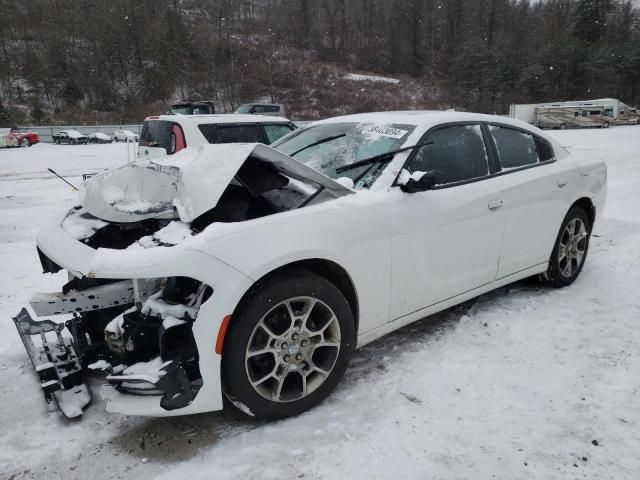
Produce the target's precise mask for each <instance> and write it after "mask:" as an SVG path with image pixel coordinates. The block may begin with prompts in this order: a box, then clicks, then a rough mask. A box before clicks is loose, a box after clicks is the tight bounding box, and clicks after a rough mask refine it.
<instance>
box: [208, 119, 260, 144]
mask: <svg viewBox="0 0 640 480" xmlns="http://www.w3.org/2000/svg"><path fill="white" fill-rule="evenodd" d="M198 129H199V130H200V131H201V132H202V134H203V135H204V137H205V138H206V139H207V141H208V142H209V143H263V142H264V140H263V138H262V132H260V128H259V127H258V126H257V125H250V124H248V125H241V124H236V125H221V124H217V125H216V124H202V125H198Z"/></svg>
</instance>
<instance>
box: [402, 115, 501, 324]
mask: <svg viewBox="0 0 640 480" xmlns="http://www.w3.org/2000/svg"><path fill="white" fill-rule="evenodd" d="M423 141H432V142H433V144H431V145H429V146H427V147H424V148H422V149H420V150H419V151H417V152H416V153H415V154H414V155H413V156H412V157H411V158H410V159H409V160H408V162H407V165H406V166H405V168H406V169H407V170H408V172H409V173H410V174H415V172H426V171H436V172H437V173H436V182H437V185H436V187H435V188H434V189H433V190H430V191H427V192H421V193H413V194H409V193H405V194H403V195H398V196H396V197H395V200H394V201H395V202H396V205H395V208H394V210H395V211H396V212H397V213H396V215H394V219H393V239H392V285H391V310H390V320H391V321H392V320H395V319H398V318H400V317H403V316H405V315H408V314H411V313H413V312H416V311H418V310H421V309H423V308H425V307H428V306H430V305H433V304H436V303H439V302H442V301H443V300H447V299H449V298H452V297H455V296H456V295H460V294H462V293H464V292H467V291H469V290H473V289H474V288H477V287H480V286H482V285H485V284H488V283H491V282H492V281H494V280H495V278H496V274H497V269H498V260H499V257H500V251H501V245H502V236H503V233H504V217H503V214H502V203H503V202H502V199H501V198H500V195H499V193H496V190H497V189H498V186H499V184H500V177H493V178H492V177H489V174H490V167H489V160H488V153H487V152H488V149H487V146H486V145H485V138H484V135H483V131H482V129H481V127H480V125H475V124H466V125H452V126H445V127H440V128H438V129H437V130H435V131H434V130H432V131H431V132H429V133H428V134H427V136H426V137H425V138H424V139H423V140H421V143H422V142H423Z"/></svg>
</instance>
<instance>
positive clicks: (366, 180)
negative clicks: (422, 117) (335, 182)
mask: <svg viewBox="0 0 640 480" xmlns="http://www.w3.org/2000/svg"><path fill="white" fill-rule="evenodd" d="M415 128H416V127H415V125H401V124H389V125H378V124H373V123H356V122H350V123H326V124H321V125H313V126H310V127H308V128H304V129H301V130H298V131H296V132H294V133H292V134H290V135H288V136H286V137H285V138H283V139H282V140H280V141H278V142H276V143H274V144H273V145H271V146H272V147H274V148H276V149H277V150H280V151H281V152H282V153H285V154H287V155H291V154H294V155H293V157H294V158H295V159H296V160H298V161H300V162H302V163H304V164H306V165H308V166H310V167H312V168H314V169H316V170H318V171H320V172H322V173H323V174H325V175H326V176H328V177H331V178H333V179H337V178H340V177H349V178H351V179H352V180H353V179H358V178H359V177H360V176H361V175H363V173H365V172H366V170H367V169H370V171H369V172H367V174H366V175H365V176H364V177H363V178H361V179H359V180H358V182H357V183H356V185H355V188H368V187H370V186H371V185H372V184H373V182H374V181H375V179H376V178H377V177H378V176H379V175H380V173H382V170H383V167H384V166H385V165H386V164H384V163H380V164H379V165H376V166H374V167H373V168H372V167H371V165H363V166H362V167H359V168H354V169H352V170H349V171H346V172H344V173H340V174H339V173H337V172H336V169H339V168H340V167H344V166H346V165H350V164H352V163H355V162H357V161H359V160H362V159H365V158H369V157H373V156H375V155H380V154H383V153H386V152H390V151H393V150H397V149H398V148H400V147H401V146H402V145H403V144H404V143H405V142H406V140H407V138H408V137H409V135H411V133H412V132H413V130H414V129H415ZM316 143H317V144H316ZM313 144H316V145H313ZM312 145H313V146H312ZM296 152H298V153H296Z"/></svg>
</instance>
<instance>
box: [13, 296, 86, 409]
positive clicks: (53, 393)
mask: <svg viewBox="0 0 640 480" xmlns="http://www.w3.org/2000/svg"><path fill="white" fill-rule="evenodd" d="M13 322H14V323H15V325H16V328H17V329H18V333H19V335H20V339H21V340H22V343H23V344H24V347H25V349H26V350H27V354H28V355H29V358H30V359H31V363H32V364H33V367H34V369H35V370H36V372H37V374H38V377H39V378H40V386H41V387H42V391H43V393H44V398H45V400H46V401H47V403H51V402H52V401H53V402H54V403H56V405H57V406H58V407H59V408H60V410H61V411H62V413H63V414H64V415H65V416H66V417H67V418H75V417H78V416H80V415H82V410H83V409H84V408H85V407H86V406H87V405H89V403H90V402H91V395H90V394H89V390H88V389H87V386H86V385H85V384H84V383H83V382H82V365H81V364H80V361H79V359H78V356H77V355H76V352H75V350H74V348H73V346H72V345H71V343H70V342H69V341H67V340H66V339H64V338H63V337H62V330H63V329H64V328H65V324H64V323H56V322H53V321H51V320H40V321H35V320H33V319H32V318H31V315H29V312H27V310H26V309H25V308H23V309H22V310H20V313H18V315H17V316H15V317H13ZM33 336H39V337H40V339H41V341H42V345H41V346H40V347H36V345H35V344H34V343H33V339H32V337H33ZM52 337H53V341H51V340H52Z"/></svg>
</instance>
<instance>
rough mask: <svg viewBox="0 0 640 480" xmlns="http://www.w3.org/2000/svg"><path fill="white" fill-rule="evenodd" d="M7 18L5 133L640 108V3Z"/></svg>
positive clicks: (113, 5) (413, 4)
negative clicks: (158, 119)
mask: <svg viewBox="0 0 640 480" xmlns="http://www.w3.org/2000/svg"><path fill="white" fill-rule="evenodd" d="M0 12H2V13H1V15H2V21H0V102H1V107H2V110H1V111H0V115H1V116H2V117H4V118H0V124H2V125H1V126H4V124H6V123H19V124H49V123H65V122H71V123H76V122H86V123H95V122H99V123H103V122H128V121H140V120H141V119H142V118H143V117H144V116H145V115H147V114H152V113H160V112H163V111H164V110H165V109H166V105H167V103H169V102H171V101H175V100H182V99H213V100H214V101H215V102H216V104H217V107H218V110H219V111H230V110H232V109H233V108H234V107H236V106H237V105H238V104H240V103H243V102H248V101H256V100H267V101H276V102H282V103H285V104H286V106H287V108H288V110H289V112H290V116H291V117H292V118H299V119H300V118H302V119H313V118H319V117H323V116H327V115H333V114H341V113H348V112H359V111H368V110H375V109H407V108H457V109H464V110H474V111H482V112H505V111H506V110H507V108H508V105H509V104H510V103H513V102H538V101H551V100H569V99H581V98H596V97H604V96H607V97H616V98H620V99H622V100H623V101H625V102H627V103H631V104H640V11H639V10H638V8H637V7H636V6H635V2H634V1H632V0H546V1H544V0H538V1H529V0H110V1H103V0H32V1H23V0H0ZM349 73H362V74H366V75H378V76H382V77H390V78H391V79H397V80H399V82H394V81H392V80H390V79H388V78H387V79H385V78H373V79H371V78H367V77H364V78H363V77H358V76H348V75H347V74H349Z"/></svg>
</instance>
